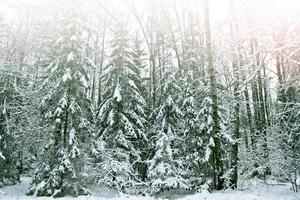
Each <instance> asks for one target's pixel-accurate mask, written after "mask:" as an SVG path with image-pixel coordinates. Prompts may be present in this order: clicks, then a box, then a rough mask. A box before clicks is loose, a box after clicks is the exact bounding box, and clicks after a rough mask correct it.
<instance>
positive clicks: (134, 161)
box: [93, 23, 147, 192]
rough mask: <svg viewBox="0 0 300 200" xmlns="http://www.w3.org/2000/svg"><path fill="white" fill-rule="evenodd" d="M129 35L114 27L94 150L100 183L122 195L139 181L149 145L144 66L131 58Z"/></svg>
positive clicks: (117, 26) (119, 26)
mask: <svg viewBox="0 0 300 200" xmlns="http://www.w3.org/2000/svg"><path fill="white" fill-rule="evenodd" d="M128 34H129V33H128V31H127V29H126V28H125V24H123V23H117V24H116V25H115V27H114V39H113V41H112V43H111V46H112V54H111V56H110V62H109V64H108V66H107V67H106V68H105V69H104V76H103V77H102V78H103V81H104V86H105V91H104V93H103V103H102V105H101V108H100V111H99V119H98V128H99V129H100V131H99V132H98V133H97V134H96V135H95V140H96V142H95V145H94V148H93V155H94V157H95V159H94V160H95V161H94V162H95V163H96V166H99V167H97V168H96V172H97V174H96V179H97V181H98V183H99V184H100V183H101V184H103V185H106V186H109V187H113V188H116V189H117V190H118V191H123V192H125V191H124V188H128V186H132V185H134V184H135V182H136V181H138V179H139V176H138V168H139V167H138V163H141V162H142V159H141V151H140V146H141V144H143V143H144V142H145V141H147V138H146V135H145V125H146V124H147V122H146V119H145V116H146V115H145V106H146V101H145V100H144V97H143V95H142V92H141V91H142V85H141V83H142V80H141V72H140V70H141V69H140V67H141V66H140V64H138V63H137V60H136V59H135V60H133V58H132V57H131V53H132V52H131V50H130V41H129V39H128ZM136 58H137V57H136Z"/></svg>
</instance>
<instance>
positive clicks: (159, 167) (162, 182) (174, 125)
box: [148, 72, 189, 192]
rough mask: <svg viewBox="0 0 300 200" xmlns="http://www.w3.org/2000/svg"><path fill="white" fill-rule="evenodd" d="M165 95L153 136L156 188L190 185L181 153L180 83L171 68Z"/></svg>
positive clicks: (151, 174)
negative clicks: (178, 96)
mask: <svg viewBox="0 0 300 200" xmlns="http://www.w3.org/2000/svg"><path fill="white" fill-rule="evenodd" d="M164 79H165V80H164V81H163V82H164V85H162V86H161V87H163V90H162V91H163V97H162V100H161V102H160V105H159V106H158V108H156V109H155V111H154V113H153V115H154V119H155V120H154V124H153V135H152V137H151V140H152V144H153V149H154V153H153V156H152V158H151V159H150V160H149V170H148V178H149V180H150V186H151V187H152V190H153V192H160V191H163V190H165V189H172V188H177V189H187V188H188V187H189V186H188V185H187V182H186V180H185V179H184V178H183V176H184V174H185V170H184V168H183V162H185V161H184V160H182V159H181V158H180V156H179V153H180V149H179V148H180V146H179V143H180V142H181V141H178V139H179V122H180V119H181V118H182V112H181V111H180V109H179V107H178V105H177V103H176V102H175V101H174V100H173V98H174V97H175V95H176V93H178V92H180V87H179V86H178V85H177V84H176V80H175V78H174V76H173V75H172V74H170V72H167V73H166V74H164Z"/></svg>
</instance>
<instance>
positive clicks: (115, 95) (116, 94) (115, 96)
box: [113, 84, 122, 102]
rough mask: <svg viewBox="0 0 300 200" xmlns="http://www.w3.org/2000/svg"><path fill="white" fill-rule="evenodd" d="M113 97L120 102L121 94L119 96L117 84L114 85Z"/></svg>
mask: <svg viewBox="0 0 300 200" xmlns="http://www.w3.org/2000/svg"><path fill="white" fill-rule="evenodd" d="M113 98H114V99H116V100H117V102H120V101H121V100H122V96H121V93H120V87H119V84H118V85H117V86H116V89H115V91H114V96H113Z"/></svg>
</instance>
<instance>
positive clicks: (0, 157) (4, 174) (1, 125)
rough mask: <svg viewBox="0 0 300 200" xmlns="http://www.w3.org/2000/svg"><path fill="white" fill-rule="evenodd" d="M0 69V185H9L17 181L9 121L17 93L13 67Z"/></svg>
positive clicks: (14, 140) (14, 139)
mask: <svg viewBox="0 0 300 200" xmlns="http://www.w3.org/2000/svg"><path fill="white" fill-rule="evenodd" d="M3 66H4V67H5V69H6V70H1V69H0V169H1V170H0V185H1V184H4V185H11V184H15V183H16V182H17V181H19V172H18V170H17V157H18V156H17V155H18V154H17V143H16V138H15V136H14V134H13V129H12V127H11V125H12V124H11V123H10V119H11V116H12V115H13V108H14V107H15V106H17V100H18V97H17V91H16V88H15V87H16V86H15V84H14V80H15V77H14V76H13V75H12V74H13V69H15V68H14V66H13V65H8V64H6V65H3Z"/></svg>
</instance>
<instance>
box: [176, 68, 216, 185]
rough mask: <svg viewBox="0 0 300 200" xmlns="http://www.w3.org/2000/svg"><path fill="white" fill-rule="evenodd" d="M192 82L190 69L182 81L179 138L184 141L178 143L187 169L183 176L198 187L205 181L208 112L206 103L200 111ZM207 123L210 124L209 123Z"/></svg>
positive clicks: (195, 89) (196, 89) (197, 90)
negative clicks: (181, 115)
mask: <svg viewBox="0 0 300 200" xmlns="http://www.w3.org/2000/svg"><path fill="white" fill-rule="evenodd" d="M194 82H195V80H193V76H192V73H191V71H190V73H189V74H188V75H186V77H185V78H184V79H183V83H182V91H183V92H182V94H181V97H182V99H183V100H182V102H181V111H182V113H183V117H182V120H181V123H180V126H181V128H180V132H181V135H180V138H181V140H182V141H184V142H181V143H180V144H181V156H182V159H183V160H184V159H185V162H184V168H185V169H186V171H187V173H186V174H185V178H186V179H187V180H188V181H189V184H190V185H191V187H192V188H194V189H200V187H201V186H202V185H203V184H204V183H205V182H206V177H205V176H206V173H205V168H206V167H207V166H205V163H206V160H205V153H206V151H205V150H206V147H207V144H208V139H209V131H208V129H205V125H206V124H207V122H209V121H208V120H207V116H206V115H207V114H209V113H207V112H206V111H205V110H203V109H204V108H205V109H206V108H207V107H206V106H207V105H206V104H203V105H202V106H203V109H201V112H200V108H201V107H200V106H201V104H200V103H199V101H198V99H197V98H196V96H197V94H198V92H199V91H200V89H199V88H196V87H195V84H194ZM198 87H199V86H198ZM202 120H203V121H202ZM207 125H208V126H210V124H207ZM207 148H208V147H207ZM199 172H201V173H199Z"/></svg>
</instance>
